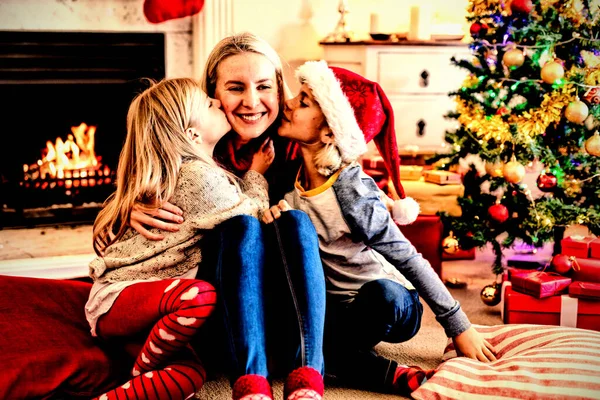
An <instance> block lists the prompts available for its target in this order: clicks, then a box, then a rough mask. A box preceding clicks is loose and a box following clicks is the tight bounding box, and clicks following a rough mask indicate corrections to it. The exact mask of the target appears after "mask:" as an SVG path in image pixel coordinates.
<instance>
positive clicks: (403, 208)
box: [392, 197, 421, 225]
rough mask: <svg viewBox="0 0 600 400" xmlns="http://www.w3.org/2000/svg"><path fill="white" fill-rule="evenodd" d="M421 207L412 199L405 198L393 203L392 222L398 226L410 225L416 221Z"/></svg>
mask: <svg viewBox="0 0 600 400" xmlns="http://www.w3.org/2000/svg"><path fill="white" fill-rule="evenodd" d="M420 211H421V207H420V206H419V203H417V201H416V200H415V199H413V198H412V197H405V198H403V199H400V200H396V201H394V206H393V207H392V215H393V219H394V222H395V223H397V224H398V225H408V224H412V223H413V222H415V221H416V220H417V217H418V216H419V212H420Z"/></svg>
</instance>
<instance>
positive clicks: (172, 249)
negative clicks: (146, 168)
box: [90, 161, 269, 282]
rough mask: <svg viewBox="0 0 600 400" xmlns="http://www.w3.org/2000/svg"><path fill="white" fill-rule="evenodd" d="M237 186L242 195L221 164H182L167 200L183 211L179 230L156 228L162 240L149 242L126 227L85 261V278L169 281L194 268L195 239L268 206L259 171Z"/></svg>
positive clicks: (198, 258)
mask: <svg viewBox="0 0 600 400" xmlns="http://www.w3.org/2000/svg"><path fill="white" fill-rule="evenodd" d="M241 187H242V191H243V193H240V192H239V191H238V189H237V188H236V187H235V185H233V183H232V182H231V181H230V178H229V177H228V176H227V175H226V174H225V172H224V171H223V170H222V169H221V168H218V167H213V166H209V165H206V164H204V163H202V162H199V161H190V162H186V163H184V164H183V165H182V167H181V170H180V171H179V175H178V178H177V185H176V187H175V192H174V193H173V197H172V198H171V199H170V200H169V201H170V202H171V203H173V204H175V205H177V206H178V207H179V208H181V209H182V210H183V215H184V219H185V220H184V222H183V223H182V224H180V225H179V231H177V232H161V233H163V234H164V236H165V238H164V239H163V240H160V241H153V240H148V239H146V238H145V237H143V236H142V235H140V234H139V233H137V232H136V231H135V230H133V229H131V228H130V229H128V230H127V232H125V234H124V235H123V237H122V238H121V239H120V240H119V241H118V242H116V243H114V244H112V245H110V246H109V247H107V248H106V250H105V252H104V256H103V257H96V258H95V259H94V260H93V261H92V262H91V263H90V276H91V277H92V279H94V280H95V281H96V280H97V281H100V282H119V281H130V280H135V279H149V278H159V279H168V278H172V277H175V276H180V275H182V274H184V273H185V272H187V271H189V270H190V269H192V268H194V267H196V266H197V265H198V264H199V263H200V261H202V253H201V246H200V243H199V242H200V241H201V239H202V237H203V235H204V234H205V233H206V230H209V229H213V228H214V227H215V226H217V225H219V224H220V223H222V222H224V221H226V220H228V219H230V218H232V217H234V216H236V215H242V214H246V215H252V216H255V217H258V216H259V212H260V211H261V210H264V209H266V208H268V206H269V198H268V185H267V181H266V180H265V178H264V177H263V176H262V175H261V174H259V173H257V172H255V171H248V172H247V173H246V174H245V175H244V177H243V179H242V182H241ZM153 231H155V232H158V230H157V229H153Z"/></svg>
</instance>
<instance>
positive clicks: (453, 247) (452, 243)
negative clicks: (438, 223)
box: [442, 232, 460, 254]
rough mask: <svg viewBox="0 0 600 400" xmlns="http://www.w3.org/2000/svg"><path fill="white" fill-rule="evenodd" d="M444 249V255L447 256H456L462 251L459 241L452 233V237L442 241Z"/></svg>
mask: <svg viewBox="0 0 600 400" xmlns="http://www.w3.org/2000/svg"><path fill="white" fill-rule="evenodd" d="M442 249H443V250H444V253H447V254H455V253H457V252H458V251H459V250H460V247H459V245H458V240H456V238H455V237H454V236H452V232H450V236H448V237H446V238H444V240H442Z"/></svg>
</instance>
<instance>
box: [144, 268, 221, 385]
mask: <svg viewBox="0 0 600 400" xmlns="http://www.w3.org/2000/svg"><path fill="white" fill-rule="evenodd" d="M215 305H216V292H215V289H214V288H213V287H212V285H210V284H209V283H207V282H204V281H198V280H191V279H189V280H188V279H183V280H179V279H176V280H174V281H173V282H172V283H171V284H170V285H169V286H167V287H166V289H165V291H164V293H163V296H162V298H161V301H160V304H159V311H160V313H161V315H164V317H162V318H161V319H160V320H159V321H158V322H157V323H156V324H155V325H154V327H153V328H152V330H151V331H150V335H149V336H148V339H147V340H146V343H145V344H144V347H143V348H142V350H141V351H140V354H139V356H138V357H137V359H136V361H135V365H134V367H133V370H132V375H133V376H134V377H135V376H138V375H141V374H143V373H144V372H147V371H153V370H156V369H158V367H159V366H161V365H162V364H164V363H165V362H166V361H167V360H169V359H170V358H171V356H172V355H173V354H174V353H175V352H177V351H179V350H181V349H182V348H183V347H185V346H186V345H187V344H188V343H189V342H190V340H191V338H192V337H193V336H194V335H195V334H196V332H197V331H198V329H199V328H200V326H202V325H203V324H204V321H206V318H208V316H210V314H211V313H212V311H213V310H214V308H215Z"/></svg>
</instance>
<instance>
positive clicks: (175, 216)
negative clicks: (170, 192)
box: [129, 202, 183, 240]
mask: <svg viewBox="0 0 600 400" xmlns="http://www.w3.org/2000/svg"><path fill="white" fill-rule="evenodd" d="M182 215H183V210H182V209H181V208H179V207H177V206H176V205H174V204H171V203H169V202H166V203H164V204H163V205H162V208H148V207H145V206H144V205H143V204H139V203H138V204H135V205H134V206H133V210H132V211H131V216H130V217H129V225H130V226H131V227H132V228H133V229H135V230H136V231H137V232H138V233H139V234H140V235H142V236H143V237H145V238H146V239H149V240H163V239H164V235H161V234H159V233H152V232H150V231H149V230H148V227H149V228H158V229H161V230H163V231H169V232H177V231H178V230H179V227H178V226H177V225H178V224H180V223H182V222H183V217H182ZM169 221H172V222H169ZM173 222H175V223H173Z"/></svg>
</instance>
